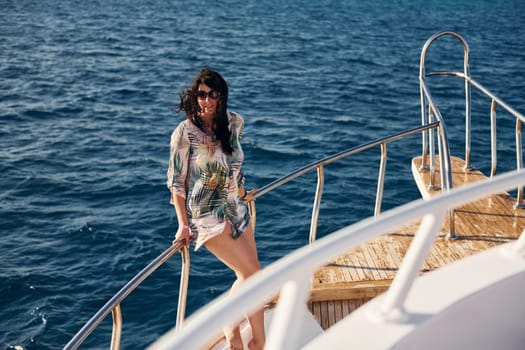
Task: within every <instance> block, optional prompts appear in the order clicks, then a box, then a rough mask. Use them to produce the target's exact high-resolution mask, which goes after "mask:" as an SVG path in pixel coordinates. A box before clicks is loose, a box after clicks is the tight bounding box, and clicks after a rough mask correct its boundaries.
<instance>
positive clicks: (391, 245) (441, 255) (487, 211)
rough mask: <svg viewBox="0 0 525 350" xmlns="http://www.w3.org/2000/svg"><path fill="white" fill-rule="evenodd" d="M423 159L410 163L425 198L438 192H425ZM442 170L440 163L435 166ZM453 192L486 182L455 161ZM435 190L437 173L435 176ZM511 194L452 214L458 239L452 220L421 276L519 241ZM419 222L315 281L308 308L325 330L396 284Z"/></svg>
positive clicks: (524, 214) (519, 222) (519, 215)
mask: <svg viewBox="0 0 525 350" xmlns="http://www.w3.org/2000/svg"><path fill="white" fill-rule="evenodd" d="M420 164H421V157H416V158H414V159H413V160H412V169H413V173H414V177H415V180H416V183H418V186H419V188H420V190H421V191H422V195H423V197H424V198H429V197H431V196H433V195H435V194H436V193H440V192H439V191H432V190H428V189H427V188H426V185H424V184H427V183H428V177H429V174H428V171H419V166H420ZM436 166H439V163H438V164H437V165H436ZM452 169H453V176H452V182H453V187H460V186H463V185H465V184H468V183H472V182H476V181H480V180H483V179H486V176H485V175H483V174H482V173H481V172H479V171H477V170H466V169H464V161H463V160H461V159H459V158H455V157H453V158H452ZM436 180H437V182H438V183H437V185H440V183H439V172H437V174H436ZM514 204H515V199H514V198H511V197H510V196H509V195H508V194H507V193H501V194H497V195H493V196H491V197H489V198H486V199H483V200H479V201H476V202H473V203H470V204H467V205H464V206H461V207H458V208H456V209H455V211H454V218H455V229H456V234H457V235H459V237H458V238H457V239H448V238H446V237H445V235H446V233H448V232H449V231H448V227H449V223H448V219H447V220H446V221H445V223H444V225H443V228H442V233H443V234H440V235H439V236H438V237H437V238H436V240H435V242H434V245H433V248H432V250H431V252H430V253H429V255H428V257H427V259H426V261H425V263H424V266H423V269H422V270H421V273H425V272H428V271H432V270H434V269H437V268H439V267H441V266H444V265H447V264H450V263H452V262H454V261H456V260H460V259H462V258H465V257H466V256H469V255H472V254H475V253H478V252H480V251H483V250H486V249H488V248H491V247H494V246H496V245H499V244H501V243H505V242H508V241H511V240H515V239H516V238H518V237H519V235H520V234H521V232H522V231H523V229H524V228H525V210H523V209H515V207H514ZM418 225H419V222H415V223H412V224H409V225H407V226H404V227H402V228H401V229H398V230H395V231H392V232H389V233H388V234H385V235H383V236H381V237H379V238H377V239H375V240H373V241H371V242H369V243H367V244H365V245H363V246H360V247H358V248H357V249H354V250H352V251H349V252H347V253H345V254H344V255H343V256H340V257H339V258H337V259H335V260H334V261H333V262H332V263H330V264H329V265H327V266H324V267H322V268H320V269H319V270H318V271H317V272H316V273H315V275H314V278H313V282H312V290H311V296H310V301H309V303H308V306H309V308H310V311H311V312H312V314H313V315H314V317H315V318H316V319H317V320H318V322H319V323H320V325H321V326H322V327H323V328H324V329H327V328H328V327H330V326H331V325H333V324H334V323H336V322H337V321H339V320H340V319H342V318H343V317H345V316H346V315H348V314H349V313H350V312H352V311H354V310H355V309H357V308H358V307H359V306H361V305H362V304H363V303H365V302H366V301H368V300H370V299H371V298H373V297H375V296H377V295H379V294H381V293H382V292H384V291H385V290H386V289H387V288H388V286H389V285H390V283H391V282H392V279H393V278H394V276H395V274H396V272H397V270H398V268H399V265H400V263H401V260H402V259H403V257H404V255H405V252H406V251H407V248H408V246H409V244H410V243H411V241H412V238H413V236H414V233H415V232H416V230H417V228H418Z"/></svg>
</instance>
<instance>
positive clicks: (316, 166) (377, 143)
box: [250, 121, 448, 243]
mask: <svg viewBox="0 0 525 350" xmlns="http://www.w3.org/2000/svg"><path fill="white" fill-rule="evenodd" d="M441 127H442V124H440V122H439V121H438V122H433V123H429V124H426V125H421V126H418V127H415V128H411V129H407V130H404V131H401V132H398V133H396V134H393V135H390V136H386V137H383V138H379V139H376V140H373V141H370V142H367V143H364V144H362V145H359V146H356V147H353V148H350V149H347V150H344V151H342V152H338V153H335V154H333V155H330V156H328V157H325V158H323V159H321V160H318V161H315V162H313V163H310V164H308V165H306V166H304V167H302V168H299V169H297V170H295V171H293V172H291V173H289V174H288V175H285V176H283V177H280V178H278V179H277V180H275V181H273V182H271V183H269V184H267V185H265V186H263V187H261V188H259V189H258V190H257V193H256V194H255V195H254V197H255V199H257V198H259V197H261V196H263V195H265V194H267V193H268V192H270V191H273V190H275V189H276V188H278V187H280V186H282V185H284V184H286V183H288V182H290V181H292V180H295V179H297V178H298V177H300V176H302V175H304V174H306V173H308V172H310V171H313V170H317V189H316V193H315V198H314V204H313V209H312V217H311V224H310V237H309V242H310V243H311V242H313V241H315V239H316V233H317V219H318V217H319V210H320V202H321V196H322V190H323V184H324V172H323V169H324V167H325V166H326V165H328V164H331V163H333V162H335V161H338V160H341V159H344V158H347V157H350V156H352V155H355V154H358V153H361V152H363V151H366V150H369V149H372V148H374V147H381V160H380V162H381V163H380V168H379V175H378V182H377V192H376V203H375V210H374V215H375V216H378V215H379V214H380V212H381V201H382V197H383V185H384V179H385V172H386V170H385V167H386V155H387V149H386V145H387V144H388V143H391V142H393V141H397V140H400V139H403V138H405V137H408V136H412V135H414V134H417V133H420V132H425V131H427V130H430V129H434V128H441ZM444 134H445V137H446V133H445V132H444ZM445 142H446V140H445ZM446 147H447V148H448V145H447V146H446ZM442 164H443V163H442ZM444 171H446V169H445V170H443V171H442V172H444ZM250 211H251V213H252V218H253V221H255V220H256V210H255V205H252V206H251V207H250Z"/></svg>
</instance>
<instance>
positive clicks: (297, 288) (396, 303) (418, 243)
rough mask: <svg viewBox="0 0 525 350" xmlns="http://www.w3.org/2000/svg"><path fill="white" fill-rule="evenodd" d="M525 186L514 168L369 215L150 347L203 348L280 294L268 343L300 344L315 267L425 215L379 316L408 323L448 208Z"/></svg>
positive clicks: (524, 174) (519, 245)
mask: <svg viewBox="0 0 525 350" xmlns="http://www.w3.org/2000/svg"><path fill="white" fill-rule="evenodd" d="M523 184H525V170H520V171H513V172H508V173H505V174H502V175H498V176H496V177H494V178H493V179H488V180H484V181H480V182H476V183H474V184H469V185H466V186H463V187H460V188H457V189H453V190H451V191H450V192H447V193H443V194H441V195H439V196H434V197H432V198H431V199H429V200H423V199H420V200H416V201H413V202H411V203H408V204H405V205H403V206H401V207H398V208H395V209H392V210H389V211H386V212H384V213H383V214H382V215H381V216H380V217H378V218H368V219H366V220H363V221H361V222H359V223H357V224H353V225H350V226H347V227H345V228H343V229H340V230H338V231H336V232H334V233H332V234H330V235H327V236H325V237H323V238H322V239H320V240H318V241H316V242H315V243H313V244H311V245H307V246H304V247H302V248H300V249H298V250H296V251H295V252H293V253H292V254H290V255H288V256H286V257H284V258H282V259H280V260H278V261H276V262H274V263H273V264H271V265H270V266H268V267H267V268H265V269H264V270H262V271H260V272H258V273H257V274H255V275H254V276H252V277H251V278H250V279H248V280H247V281H246V282H245V283H244V284H243V285H242V286H241V287H240V288H239V289H238V290H236V291H235V292H234V293H224V294H223V295H222V296H220V297H219V298H217V299H215V300H214V301H213V302H212V303H210V304H208V305H207V306H206V308H202V309H200V310H198V311H197V312H195V313H194V314H193V315H192V316H190V318H189V319H188V320H187V321H186V323H185V326H184V328H183V329H182V330H174V329H172V330H170V331H169V332H167V333H166V334H165V335H164V336H162V337H161V338H160V339H159V340H157V341H156V342H155V343H154V344H152V345H151V346H150V347H149V349H200V348H203V346H205V345H206V344H207V343H208V342H209V341H210V340H211V339H212V338H213V337H214V336H215V335H217V334H220V332H221V330H222V327H223V325H225V324H233V323H235V322H237V321H238V320H239V319H240V318H241V317H242V316H243V315H245V314H250V313H251V312H253V311H254V310H257V309H258V308H260V307H261V306H262V305H264V304H265V303H266V302H267V301H268V300H270V299H271V298H272V297H273V296H274V295H276V294H278V293H279V295H280V297H279V300H278V302H277V306H276V309H275V312H274V316H273V321H272V325H271V328H270V331H269V333H268V336H267V343H266V346H267V348H270V349H293V348H297V346H296V345H297V344H296V343H295V338H294V335H295V334H297V331H298V327H300V324H298V323H299V322H289V320H291V319H293V315H292V312H294V311H297V310H303V309H304V308H305V307H306V306H305V305H306V299H307V297H308V296H307V293H304V290H303V289H301V288H302V286H304V285H307V284H308V283H309V281H310V278H311V276H312V274H313V272H314V271H315V269H316V268H318V267H320V266H322V265H324V264H325V263H327V262H329V261H331V260H332V259H334V258H335V257H337V256H339V255H341V254H342V253H344V252H345V251H347V250H350V249H353V248H355V247H357V246H359V245H360V244H362V243H364V242H366V241H368V240H371V239H374V238H376V237H378V236H380V235H383V234H385V233H386V232H389V231H391V230H393V229H396V228H398V227H401V226H403V225H405V224H406V223H407V222H414V221H416V220H417V219H419V218H423V220H422V224H421V225H420V228H419V230H418V232H417V233H416V235H415V236H414V239H413V241H412V244H411V246H410V247H409V250H408V251H407V254H406V255H405V258H404V259H403V262H402V264H401V266H400V268H399V270H398V273H397V274H396V277H395V278H394V281H393V283H392V286H391V287H390V288H389V289H388V291H387V294H386V296H385V299H384V302H383V303H382V306H381V310H380V312H379V313H378V315H377V317H378V318H379V319H381V320H385V321H386V320H389V322H404V320H403V318H402V316H404V310H403V305H404V302H405V299H406V297H407V293H408V291H409V290H410V287H411V286H412V284H413V283H414V281H415V279H416V278H417V276H418V271H419V270H420V269H421V266H422V262H423V261H424V258H425V256H426V255H427V254H428V251H429V249H430V247H431V245H432V244H431V243H432V241H433V239H434V238H435V237H436V236H437V231H438V230H439V228H440V224H439V223H440V222H442V221H443V220H444V216H445V215H446V212H447V210H448V209H450V208H454V207H457V206H460V205H463V204H465V203H468V202H472V201H475V200H478V199H481V198H485V197H487V196H489V195H492V194H495V193H500V192H502V191H505V190H508V189H509V188H512V187H515V186H517V185H523ZM523 236H524V235H523V234H522V237H521V238H520V239H519V240H518V241H517V242H516V243H514V244H515V246H514V248H515V249H513V250H512V253H509V254H522V255H523V254H524V253H523V246H524V245H525V239H523ZM279 333H281V335H282V334H283V333H286V334H287V336H285V337H279V336H278V335H279Z"/></svg>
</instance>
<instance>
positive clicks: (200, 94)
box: [197, 90, 220, 100]
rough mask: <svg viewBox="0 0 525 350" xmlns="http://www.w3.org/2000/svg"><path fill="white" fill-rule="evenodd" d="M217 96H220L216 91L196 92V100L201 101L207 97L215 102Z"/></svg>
mask: <svg viewBox="0 0 525 350" xmlns="http://www.w3.org/2000/svg"><path fill="white" fill-rule="evenodd" d="M219 95H220V94H219V93H218V92H217V91H215V90H210V91H208V92H206V91H203V90H199V91H197V98H198V99H201V100H205V99H206V97H209V98H211V99H212V100H216V99H218V98H219Z"/></svg>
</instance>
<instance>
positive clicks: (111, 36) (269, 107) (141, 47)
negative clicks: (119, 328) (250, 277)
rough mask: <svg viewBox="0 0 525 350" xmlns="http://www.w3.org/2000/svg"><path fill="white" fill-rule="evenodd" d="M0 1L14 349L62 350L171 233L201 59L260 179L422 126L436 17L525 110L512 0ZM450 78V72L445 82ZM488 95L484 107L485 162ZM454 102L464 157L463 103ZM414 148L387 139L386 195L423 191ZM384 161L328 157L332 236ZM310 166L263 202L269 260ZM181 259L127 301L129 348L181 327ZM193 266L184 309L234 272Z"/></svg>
mask: <svg viewBox="0 0 525 350" xmlns="http://www.w3.org/2000/svg"><path fill="white" fill-rule="evenodd" d="M0 8H1V10H0V176H1V180H0V184H1V191H0V230H1V232H2V239H1V240H0V256H1V258H0V259H1V263H0V347H1V348H3V349H56V348H61V347H63V346H64V345H65V344H66V343H67V341H68V340H69V339H70V338H71V337H72V336H73V335H74V334H75V333H76V332H77V331H78V330H79V329H80V328H81V326H82V325H83V324H84V323H85V322H86V321H87V320H88V319H89V318H90V317H91V316H92V315H93V314H94V313H95V312H96V311H97V310H98V309H99V308H100V307H101V306H102V305H103V304H104V303H105V302H106V301H107V300H108V299H109V298H110V297H111V296H112V295H113V294H114V293H115V292H116V291H117V290H118V289H120V288H121V287H122V286H123V285H124V284H125V283H126V282H127V281H128V280H129V279H130V278H132V277H133V276H134V275H135V273H136V272H138V271H139V270H140V269H141V268H142V267H144V266H145V265H146V264H147V263H149V262H150V261H151V260H152V259H153V258H155V257H156V256H157V255H158V254H160V253H161V252H162V251H164V250H165V249H166V248H167V247H169V245H170V242H171V240H172V237H173V234H174V231H175V229H176V218H175V215H174V210H173V208H172V207H170V205H169V203H168V201H169V193H168V191H167V189H166V187H165V173H166V168H167V161H168V142H169V137H170V134H171V131H172V129H173V128H174V127H175V126H176V125H177V124H178V122H179V121H180V120H181V119H182V118H183V116H182V115H180V114H178V113H176V112H175V111H174V108H175V107H176V104H177V92H178V91H180V90H181V89H182V88H184V87H186V86H187V84H188V83H189V82H190V80H191V77H192V76H193V75H194V74H195V72H196V71H197V70H198V69H199V68H200V67H201V66H210V67H213V68H215V69H217V70H219V71H220V72H221V73H222V74H223V75H224V77H225V78H226V80H227V81H228V83H229V86H230V89H231V96H230V101H229V103H230V108H231V109H232V110H235V111H237V112H239V113H240V114H241V115H243V117H244V118H245V121H246V126H245V138H244V150H245V153H246V162H245V167H244V171H245V173H246V177H247V184H248V187H250V188H257V187H261V186H263V185H265V184H267V183H269V182H271V181H273V180H275V179H276V178H278V177H280V176H283V175H285V174H287V173H289V172H291V171H293V170H295V169H297V168H299V167H301V166H303V165H306V164H308V163H310V162H312V161H315V160H317V159H320V158H322V157H325V156H327V155H330V154H333V153H336V152H339V151H341V150H344V149H347V148H350V147H353V146H356V145H359V144H362V143H365V142H368V141H370V140H373V139H376V138H379V137H383V136H387V135H389V134H392V133H394V132H397V131H400V130H403V129H406V128H409V127H413V126H416V125H418V123H419V119H420V116H419V91H418V73H419V71H418V69H419V55H420V50H421V47H422V45H423V44H424V42H425V41H426V40H427V39H428V38H429V37H430V36H431V35H432V34H434V33H435V32H437V31H441V30H454V31H457V32H459V33H460V34H461V35H463V36H464V37H465V39H466V40H467V42H468V43H469V45H470V49H471V57H470V68H471V73H472V75H473V76H474V77H475V78H477V79H478V80H479V81H480V82H481V83H482V84H484V85H486V86H487V87H489V88H490V89H492V91H494V92H495V93H496V94H497V95H498V96H500V97H501V98H503V99H504V100H506V101H507V102H509V103H510V104H511V105H513V106H514V107H515V108H516V109H518V110H519V111H521V112H522V113H523V111H524V110H525V100H524V97H525V96H524V94H525V79H524V75H525V68H524V63H525V54H524V50H523V47H524V44H525V42H524V40H525V39H524V38H525V27H524V26H523V23H525V3H524V2H523V1H518V0H513V1H485V0H479V1H452V0H441V1H422V0H412V1H410V0H394V1H386V0H385V1H380V0H376V1H357V0H346V1H344V0H318V1H312V2H310V1H299V0H290V1H277V0H258V1H237V0H216V1H191V0H190V1H153V0H105V1H97V0H95V1H79V0H72V1H60V0H41V1H30V0H18V1H12V0H0ZM449 44H450V43H449ZM444 47H452V48H453V49H452V51H451V53H450V54H445V53H443V52H442V51H439V50H434V49H433V48H432V50H431V54H432V55H433V56H432V58H431V59H430V63H431V64H434V65H435V66H437V67H440V66H447V67H450V66H452V67H454V68H455V69H458V70H461V68H462V51H461V49H460V48H454V46H451V45H448V46H447V43H446V42H445V44H444ZM459 87H461V85H459ZM458 91H459V89H458ZM456 92H457V91H456V90H453V91H452V90H449V89H446V88H441V89H440V88H439V86H438V93H437V94H436V98H437V99H438V101H441V100H444V99H443V98H444V97H446V96H449V95H453V96H455V95H454V94H455V93H456ZM473 95H474V93H473ZM460 99H461V98H460V97H459V94H458V97H456V98H455V99H453V101H456V102H457V101H458V100H460ZM489 108H490V101H485V103H484V104H481V105H479V106H478V105H475V106H473V111H474V115H473V124H474V130H475V135H476V137H475V139H474V142H473V152H474V154H473V162H474V164H475V165H478V166H479V167H480V168H482V169H487V168H488V166H489V164H488V160H487V159H486V158H485V157H484V154H486V153H487V149H488V148H487V145H488V143H489V142H488V140H489V134H488V133H487V128H486V125H488V124H489V121H488V110H489ZM445 111H447V113H446V114H445V115H444V116H445V118H446V120H447V126H448V127H449V132H450V134H451V137H452V138H454V139H456V142H457V143H454V146H453V149H452V151H453V153H454V154H456V155H459V156H462V155H463V147H464V146H463V144H462V142H461V140H462V138H463V133H464V129H463V119H462V115H461V109H460V110H459V112H458V110H457V108H454V107H450V112H448V110H446V109H445ZM478 111H479V112H478ZM501 118H502V121H501V122H499V123H500V125H499V127H500V137H501V139H502V141H501V144H500V152H501V154H500V157H501V158H500V168H501V171H504V170H510V169H512V167H513V166H514V162H515V160H514V159H515V158H514V156H513V147H514V146H513V144H512V142H513V140H514V135H513V130H514V123H513V122H512V121H511V120H510V118H509V119H507V120H505V119H503V118H504V117H503V116H502V117H501ZM481 124H483V125H485V126H484V127H481V126H480V125H481ZM419 149H420V138H419V137H414V138H411V139H407V140H403V141H399V142H397V143H395V144H392V146H391V148H389V160H388V162H389V163H388V167H387V179H386V185H385V200H384V205H383V206H384V208H385V210H386V209H388V208H391V207H392V206H394V205H397V204H400V203H405V202H407V201H410V200H413V199H416V198H418V197H419V194H418V193H417V190H416V189H415V186H414V184H413V181H412V180H411V177H410V172H409V161H410V158H411V157H412V156H414V155H415V154H416V153H417V152H419ZM378 158H379V151H377V150H376V151H375V152H374V151H369V152H365V153H363V154H362V155H359V156H356V157H353V158H351V159H348V160H345V161H341V162H340V163H337V164H333V165H331V166H329V167H327V169H326V185H325V193H324V196H323V203H322V209H321V217H320V221H319V223H320V226H319V236H323V235H326V234H328V233H330V232H332V231H334V230H336V229H338V228H340V227H342V226H345V225H348V224H351V223H353V222H356V221H357V220H359V219H362V218H364V217H367V216H370V215H372V214H373V207H374V199H375V186H376V177H377V169H378V162H377V161H378ZM476 163H477V164H476ZM315 181H316V179H315V174H313V173H312V174H311V176H305V177H304V178H301V179H299V180H297V181H294V182H293V183H290V184H287V185H285V186H283V187H282V188H280V189H278V190H276V191H274V192H272V193H270V194H268V195H266V196H264V197H262V198H260V199H259V200H258V201H257V230H256V237H257V242H258V247H259V254H260V259H261V262H262V264H263V265H264V266H266V265H268V264H270V263H271V262H273V261H275V260H276V259H278V258H280V257H282V256H284V255H285V254H287V253H289V252H291V251H292V250H294V249H296V248H298V247H300V246H302V245H304V244H306V243H307V240H308V238H307V236H308V229H309V217H310V213H311V202H312V200H313V194H314V190H315ZM179 260H180V259H179V258H177V257H175V258H173V259H172V260H171V261H170V262H168V263H167V264H166V265H164V266H163V267H161V268H160V269H159V270H158V271H157V272H156V273H155V274H154V275H153V276H152V277H150V278H149V279H148V280H146V282H145V283H144V285H143V286H141V287H140V288H139V289H138V290H137V291H136V292H135V293H133V294H132V295H131V296H130V297H129V298H128V299H127V300H126V301H125V302H124V303H123V304H122V312H123V322H124V330H123V344H122V346H123V348H125V349H135V348H136V349H139V348H144V347H146V346H147V345H148V344H150V343H152V342H153V341H154V340H155V339H156V337H158V336H159V335H161V334H163V333H164V332H166V331H167V330H168V329H170V328H171V327H173V326H174V323H175V316H176V308H177V297H178V281H179V273H180V272H179V269H180V261H179ZM191 264H192V265H191V277H190V286H189V298H188V314H191V313H192V312H194V311H195V310H197V309H198V308H199V307H201V306H203V305H204V304H206V303H207V302H208V301H210V300H212V299H213V298H215V297H217V296H218V295H220V294H221V293H223V292H224V291H226V290H227V289H228V287H229V286H230V284H231V283H232V281H233V279H234V276H233V275H232V273H231V272H230V271H229V270H228V269H227V268H225V267H224V266H222V265H221V263H219V262H218V261H217V260H216V259H215V258H214V257H213V256H212V255H210V254H209V253H208V252H207V251H206V250H205V249H201V250H199V251H198V252H196V253H192V255H191ZM110 335H111V318H110V317H109V318H108V319H107V320H106V321H104V323H103V324H102V326H101V327H100V328H99V329H97V331H95V333H94V334H93V335H92V336H91V337H90V338H88V340H87V342H86V344H85V346H84V347H83V348H104V347H107V346H108V344H109V342H110Z"/></svg>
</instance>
